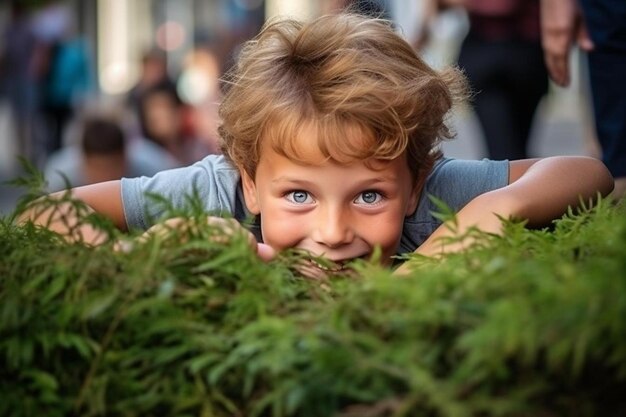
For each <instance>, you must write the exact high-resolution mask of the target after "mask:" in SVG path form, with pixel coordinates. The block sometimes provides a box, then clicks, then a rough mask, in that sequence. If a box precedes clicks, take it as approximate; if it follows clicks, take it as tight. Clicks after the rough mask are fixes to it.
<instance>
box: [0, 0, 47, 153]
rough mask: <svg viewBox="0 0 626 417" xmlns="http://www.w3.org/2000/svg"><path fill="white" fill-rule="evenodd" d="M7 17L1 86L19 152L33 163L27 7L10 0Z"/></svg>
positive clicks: (0, 62) (32, 45)
mask: <svg viewBox="0 0 626 417" xmlns="http://www.w3.org/2000/svg"><path fill="white" fill-rule="evenodd" d="M9 9H10V21H9V24H8V25H7V27H6V28H4V31H3V33H2V44H3V49H2V50H1V51H0V90H1V91H3V92H4V93H5V94H6V99H7V102H8V104H9V108H10V109H11V116H12V117H13V120H14V127H15V133H16V138H15V143H16V145H17V146H16V149H17V152H18V154H19V155H21V156H23V157H25V158H26V159H28V160H29V161H31V162H33V163H35V164H36V162H37V159H38V158H37V154H38V152H37V146H36V143H35V141H34V135H33V128H34V125H35V123H36V121H35V116H36V108H37V101H36V88H35V81H36V78H35V72H34V68H33V60H34V55H35V53H36V48H37V42H36V38H35V34H34V32H33V26H32V24H31V19H30V15H29V10H28V9H27V7H26V6H25V5H24V3H23V2H21V1H18V0H13V1H11V3H10V5H9Z"/></svg>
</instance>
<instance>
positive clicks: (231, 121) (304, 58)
mask: <svg viewBox="0 0 626 417" xmlns="http://www.w3.org/2000/svg"><path fill="white" fill-rule="evenodd" d="M225 81H226V83H227V85H228V87H227V88H228V89H227V91H226V94H225V96H224V99H223V101H222V103H221V106H220V116H221V120H222V122H221V125H220V127H219V133H220V137H221V141H222V142H221V146H222V150H223V152H224V154H225V155H226V156H227V157H228V158H230V160H231V161H232V162H233V163H234V164H235V165H236V166H238V167H239V169H243V170H245V171H246V172H247V173H248V174H249V175H250V176H251V178H254V175H255V173H256V167H257V165H258V162H259V155H260V151H261V146H262V144H263V146H267V145H265V144H264V142H269V145H270V146H272V148H273V149H274V150H275V151H276V152H278V153H279V154H282V155H284V156H286V157H289V158H292V159H295V160H301V161H302V156H301V155H300V154H299V153H298V149H299V148H298V146H299V145H298V140H299V139H298V138H299V136H300V135H299V133H300V132H301V130H302V129H303V128H311V127H313V128H314V129H315V132H316V133H317V134H316V137H317V142H318V143H317V146H318V148H319V150H320V152H321V153H322V155H324V156H325V157H326V158H327V159H331V160H333V161H336V162H339V163H348V162H351V161H354V160H366V161H367V160H369V159H370V158H371V159H378V160H381V159H382V160H390V159H395V158H397V157H399V156H400V155H402V154H403V153H404V152H405V151H406V156H407V161H408V164H409V168H410V170H411V173H412V174H413V178H414V180H415V181H416V182H418V181H420V180H421V179H423V178H425V176H426V175H427V174H428V173H429V172H430V170H431V168H432V166H433V164H434V162H435V160H436V159H437V158H439V157H440V156H441V152H440V150H439V147H438V146H437V145H438V143H439V141H440V140H441V139H443V138H450V137H451V136H452V134H451V132H450V130H449V129H448V127H447V125H446V123H445V117H446V114H447V113H448V111H449V110H450V109H451V107H452V105H453V104H454V102H455V101H456V99H457V98H462V97H464V96H465V93H466V84H465V78H464V77H463V75H462V74H461V73H460V72H459V71H458V70H457V69H455V68H447V69H444V70H441V71H436V70H435V69H433V68H431V67H429V66H428V65H427V64H426V63H425V62H424V61H423V60H422V59H421V58H420V57H419V56H418V55H417V54H416V52H415V51H414V50H413V48H412V47H411V46H410V45H409V44H408V43H407V42H406V41H405V40H404V39H403V38H402V37H401V36H400V35H398V34H397V33H396V32H395V31H394V29H393V26H392V24H391V23H390V22H389V21H387V20H384V19H372V18H366V17H363V16H359V15H356V14H335V15H328V16H322V17H320V18H318V19H315V20H314V21H312V22H309V23H303V22H299V21H295V20H290V19H287V20H277V21H270V22H268V23H266V25H265V26H264V28H263V29H262V30H261V32H260V33H259V35H257V36H256V37H255V38H254V39H253V40H251V41H248V42H247V43H246V44H245V45H244V46H243V48H242V50H241V52H240V55H239V59H238V62H237V64H236V65H235V66H234V67H233V68H232V69H231V70H230V72H228V73H227V74H226V76H225ZM355 128H356V130H357V132H358V133H359V134H360V135H361V139H362V138H365V141H364V140H358V141H353V140H350V139H349V138H350V137H351V135H352V136H353V135H354V131H355ZM302 162H307V161H302Z"/></svg>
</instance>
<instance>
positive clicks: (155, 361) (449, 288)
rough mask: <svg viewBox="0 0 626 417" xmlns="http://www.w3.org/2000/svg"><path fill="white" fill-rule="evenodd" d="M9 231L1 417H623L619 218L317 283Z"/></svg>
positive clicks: (7, 221)
mask: <svg viewBox="0 0 626 417" xmlns="http://www.w3.org/2000/svg"><path fill="white" fill-rule="evenodd" d="M77 209H80V205H77ZM190 215H193V213H191V214H190ZM13 218H14V216H7V217H5V218H2V219H0V415H2V416H4V415H7V416H8V415H11V416H68V415H70V416H72V415H75V416H79V415H80V416H174V415H176V416H220V417H221V416H332V415H338V416H346V417H347V416H358V417H367V416H450V417H461V416H623V415H626V400H624V395H623V394H624V393H625V392H626V256H625V255H626V209H625V208H624V205H617V206H615V205H611V204H608V203H607V202H606V201H600V203H599V204H598V205H597V206H596V207H595V208H593V209H589V210H584V212H582V213H579V214H572V213H570V214H568V215H566V216H564V217H563V218H562V219H560V220H558V221H557V222H555V224H554V227H553V228H551V229H550V230H545V229H544V230H528V229H525V228H524V227H523V225H521V224H515V223H509V224H507V226H506V233H505V235H504V236H503V237H496V236H490V235H485V234H480V233H478V232H475V231H474V232H472V233H473V234H475V235H476V237H477V239H478V242H477V244H476V245H475V246H474V247H473V248H472V249H471V250H468V251H466V252H465V253H461V254H455V255H449V256H446V257H445V258H444V259H443V260H440V261H437V260H433V259H426V258H421V257H417V256H414V257H412V259H411V260H410V261H409V262H411V264H412V265H413V267H414V269H413V273H412V274H411V275H410V276H408V277H404V278H398V277H395V276H392V275H391V273H390V271H389V270H386V269H383V268H380V267H377V266H376V265H374V264H371V263H368V262H362V263H361V264H359V265H357V266H355V268H356V270H357V271H358V273H357V274H355V275H351V276H343V277H342V276H338V277H333V278H331V279H326V280H309V279H304V278H302V277H300V276H299V274H298V273H297V271H296V270H295V269H294V268H293V265H295V264H296V263H297V262H298V259H299V255H298V254H296V253H286V254H283V255H282V256H280V257H279V259H277V260H275V261H272V262H271V263H268V264H266V263H263V262H261V261H260V260H258V259H257V258H256V256H255V255H254V254H253V253H252V251H251V250H250V249H249V248H248V245H247V243H246V241H245V239H244V238H243V237H241V236H234V237H232V238H231V239H230V242H229V243H228V244H227V245H224V244H219V243H216V242H215V240H216V239H214V238H213V237H214V236H215V234H216V233H220V232H219V231H216V230H214V229H211V227H209V226H198V227H196V228H195V229H194V230H192V231H190V232H189V233H188V234H187V236H186V237H185V238H184V239H181V238H180V236H175V235H172V236H169V237H163V238H154V239H148V240H146V241H145V242H144V243H141V244H136V245H135V246H134V247H133V248H132V249H130V250H129V251H127V252H121V251H115V250H113V245H114V241H115V240H116V239H118V238H119V237H120V236H119V234H118V233H117V232H115V231H113V230H112V229H111V226H110V225H108V224H107V223H106V222H103V221H102V220H101V219H98V218H97V216H96V217H93V216H91V217H88V218H86V219H85V221H90V222H95V224H97V225H99V226H100V227H102V228H104V229H105V230H107V231H108V233H109V234H110V240H109V241H108V242H107V243H105V244H103V245H101V246H98V247H89V246H87V245H84V244H80V243H67V242H65V241H64V240H63V239H62V238H60V237H59V236H58V235H56V234H55V233H52V232H50V231H48V230H46V229H43V228H40V227H34V226H33V225H32V224H25V225H16V223H15V222H14V221H13Z"/></svg>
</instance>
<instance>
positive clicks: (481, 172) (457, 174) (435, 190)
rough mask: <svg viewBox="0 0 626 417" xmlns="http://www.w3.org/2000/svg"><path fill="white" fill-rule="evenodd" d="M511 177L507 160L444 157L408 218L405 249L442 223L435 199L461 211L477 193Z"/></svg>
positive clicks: (418, 242)
mask: <svg viewBox="0 0 626 417" xmlns="http://www.w3.org/2000/svg"><path fill="white" fill-rule="evenodd" d="M508 181H509V162H508V161H506V160H504V161H494V160H489V159H482V160H463V159H452V158H442V159H440V160H439V161H437V163H436V164H435V166H434V167H433V170H432V171H431V173H430V175H429V176H428V178H427V179H426V183H425V185H424V189H423V190H422V192H421V194H420V197H419V203H418V206H417V209H416V210H415V212H414V213H413V214H412V215H410V216H408V217H407V218H406V219H405V222H404V232H403V236H402V241H401V252H412V251H414V250H415V249H417V247H418V246H419V245H421V244H422V243H423V241H424V240H426V239H427V238H428V236H430V235H431V234H432V233H433V232H434V231H435V229H437V227H439V226H440V225H441V221H440V220H439V219H437V218H436V217H435V216H434V215H433V213H436V212H437V211H438V210H439V209H438V207H437V204H435V203H434V202H433V200H438V201H441V202H443V203H444V204H445V205H446V206H448V207H449V208H450V209H451V210H453V211H454V212H457V211H459V210H460V209H461V208H463V206H465V205H466V204H467V203H469V202H470V201H471V200H472V199H474V198H475V197H477V196H479V195H481V194H484V193H486V192H489V191H492V190H495V189H498V188H502V187H504V186H506V185H507V184H508Z"/></svg>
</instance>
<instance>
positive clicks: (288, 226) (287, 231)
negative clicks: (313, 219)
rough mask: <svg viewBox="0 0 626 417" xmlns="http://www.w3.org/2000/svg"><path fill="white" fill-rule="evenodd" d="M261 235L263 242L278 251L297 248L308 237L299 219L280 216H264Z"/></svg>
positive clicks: (262, 216) (262, 217)
mask: <svg viewBox="0 0 626 417" xmlns="http://www.w3.org/2000/svg"><path fill="white" fill-rule="evenodd" d="M271 212H272V211H271V210H270V211H268V212H265V213H271ZM261 233H262V234H263V242H264V243H266V244H268V245H270V246H271V247H273V248H274V249H277V250H282V249H287V248H292V247H295V246H296V245H297V244H298V243H299V242H300V241H301V240H302V239H303V238H304V237H305V235H306V233H305V225H304V224H303V223H302V222H301V221H300V220H299V219H297V218H294V217H292V216H288V215H280V214H262V215H261Z"/></svg>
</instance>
